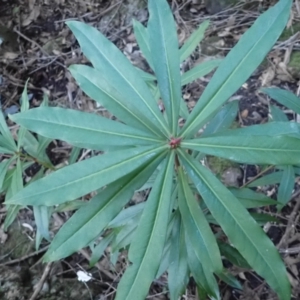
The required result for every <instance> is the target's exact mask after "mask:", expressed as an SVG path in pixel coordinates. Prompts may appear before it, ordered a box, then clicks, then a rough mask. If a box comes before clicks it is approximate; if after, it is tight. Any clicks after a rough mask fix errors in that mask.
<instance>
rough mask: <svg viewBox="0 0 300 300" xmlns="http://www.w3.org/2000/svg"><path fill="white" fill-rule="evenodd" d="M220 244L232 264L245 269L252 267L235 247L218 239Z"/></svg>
mask: <svg viewBox="0 0 300 300" xmlns="http://www.w3.org/2000/svg"><path fill="white" fill-rule="evenodd" d="M218 246H219V248H220V251H221V253H222V255H223V256H225V257H226V258H227V259H228V260H229V261H230V262H231V263H232V264H234V265H236V266H238V267H240V268H244V269H250V268H251V267H250V266H249V264H248V263H247V261H246V260H245V259H244V257H242V256H241V254H240V253H239V252H238V251H237V250H236V249H235V248H234V247H232V246H230V245H228V244H226V243H224V242H222V241H218Z"/></svg>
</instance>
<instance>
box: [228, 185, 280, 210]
mask: <svg viewBox="0 0 300 300" xmlns="http://www.w3.org/2000/svg"><path fill="white" fill-rule="evenodd" d="M230 191H231V193H232V194H233V195H234V196H235V197H236V198H238V199H239V200H240V202H241V203H242V205H243V206H244V207H246V208H254V207H261V206H267V205H276V204H278V202H276V201H275V200H273V199H271V198H269V197H267V196H266V195H264V194H262V193H256V192H254V191H253V190H251V189H247V188H243V189H234V188H232V189H230Z"/></svg>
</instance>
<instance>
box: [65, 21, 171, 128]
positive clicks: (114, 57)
mask: <svg viewBox="0 0 300 300" xmlns="http://www.w3.org/2000/svg"><path fill="white" fill-rule="evenodd" d="M66 23H67V25H68V26H69V27H70V29H71V30H72V32H73V34H74V35H75V37H76V39H77V40H78V42H79V44H80V47H81V50H82V52H83V53H84V54H85V56H86V57H87V58H88V59H89V60H90V61H91V63H92V64H93V66H94V68H95V69H97V70H98V71H99V72H98V74H99V73H100V74H101V75H102V76H101V77H99V75H98V78H94V79H93V78H91V77H92V76H94V74H90V76H89V74H88V73H85V74H83V75H84V76H85V77H87V78H89V79H90V80H89V83H90V82H91V81H92V82H97V83H98V84H99V85H100V84H101V83H102V84H103V85H106V87H109V88H110V89H111V88H112V87H117V88H118V91H119V92H118V94H122V95H126V97H125V99H126V102H125V103H126V106H128V107H130V109H134V110H135V111H136V112H138V114H139V116H142V117H143V119H144V121H145V122H146V121H148V122H147V125H148V126H151V128H155V129H156V130H158V132H162V133H164V134H168V133H169V130H168V128H167V127H166V122H165V121H164V119H163V116H162V114H161V112H160V111H159V108H158V106H157V105H156V104H155V102H154V101H153V98H152V95H151V92H150V90H149V89H148V87H147V85H146V83H145V82H144V80H143V79H142V78H141V77H140V76H139V73H138V72H137V70H135V68H134V67H133V66H132V64H131V63H130V62H129V60H128V59H127V58H126V57H125V56H124V55H123V53H122V52H121V51H120V50H119V49H118V48H117V47H116V46H115V45H114V44H113V43H111V42H110V41H109V40H108V39H107V38H106V37H105V36H104V35H103V34H101V33H100V32H99V31H98V30H97V29H96V28H93V27H91V26H89V25H87V24H84V23H81V22H77V21H68V22H66ZM82 67H83V66H82ZM72 70H74V68H73V69H72ZM77 70H78V69H77ZM80 70H81V71H82V70H83V69H82V68H81V69H80ZM72 75H73V76H74V74H73V72H72ZM78 75H80V74H78V73H77V78H76V80H77V79H78V77H79V76H78ZM92 79H93V80H92ZM82 81H83V78H82ZM108 82H109V84H108ZM83 83H84V81H83V82H81V86H82V84H83ZM85 88H87V87H86V83H85ZM88 88H91V85H90V84H88ZM93 88H94V87H93ZM94 89H95V88H94ZM97 90H99V89H97ZM90 96H91V95H90ZM95 96H96V97H95V98H94V97H92V98H93V99H95V100H97V99H99V96H97V93H96V95H95ZM123 98H124V96H123ZM99 101H101V99H99ZM122 121H124V122H125V121H128V120H127V119H123V120H122Z"/></svg>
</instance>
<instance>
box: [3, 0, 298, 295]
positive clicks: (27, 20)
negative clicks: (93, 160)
mask: <svg viewBox="0 0 300 300" xmlns="http://www.w3.org/2000/svg"><path fill="white" fill-rule="evenodd" d="M169 2H170V5H171V6H172V10H173V13H174V17H175V19H176V22H177V25H178V35H179V41H180V44H182V43H183V42H184V41H185V40H186V39H187V38H188V37H189V35H190V34H191V32H193V30H195V29H196V28H197V27H198V26H199V24H201V22H203V21H205V20H207V19H210V21H211V23H210V26H209V28H208V30H207V32H206V35H205V39H204V41H203V42H202V43H201V45H199V47H198V48H197V50H196V51H195V53H194V54H193V55H192V56H191V58H189V59H188V60H186V61H185V62H184V63H183V64H182V70H183V71H187V70H189V69H190V68H191V67H193V66H195V65H197V64H199V63H201V62H202V61H204V60H206V59H207V58H223V57H225V56H226V54H227V53H228V52H229V51H230V49H231V48H232V47H233V46H234V45H235V44H236V43H237V42H238V40H239V38H240V36H241V35H242V34H243V33H244V32H245V31H246V30H247V29H248V28H249V27H250V26H251V25H252V24H253V22H254V21H255V19H256V18H257V17H258V16H259V15H260V13H261V12H263V11H264V10H265V9H266V8H267V7H268V6H270V5H272V4H274V3H275V2H276V1H275V0H274V1H248V2H247V5H246V4H245V3H244V2H241V3H238V4H237V5H235V6H234V7H230V8H227V9H224V10H222V11H220V12H216V13H214V14H212V13H209V12H208V10H207V9H206V7H205V5H204V4H201V1H183V0H170V1H169ZM296 2H297V1H296ZM297 3H298V2H297ZM210 12H211V11H210ZM291 16H292V17H291V19H290V21H289V24H288V29H287V30H286V31H285V33H284V34H283V35H282V37H281V39H280V40H279V41H278V42H277V43H276V45H275V46H274V48H273V49H272V51H271V52H270V53H269V55H268V57H267V58H266V59H265V61H264V62H263V63H262V64H261V66H260V67H259V68H258V69H257V70H256V71H255V73H254V74H253V75H252V76H251V78H250V79H249V80H248V81H247V82H246V83H245V84H244V85H243V87H241V89H240V90H239V91H238V92H237V93H235V94H234V95H233V96H232V97H231V99H230V100H238V101H239V113H238V117H237V120H236V122H237V123H238V124H239V126H248V125H253V124H261V123H265V122H267V121H268V119H269V118H270V103H272V104H275V102H271V101H270V99H268V98H267V96H266V95H264V94H262V93H260V92H259V89H260V88H261V87H269V86H277V87H282V88H285V89H288V90H291V91H292V92H294V93H295V94H297V95H298V94H299V90H300V88H299V80H300V56H299V53H300V52H299V48H300V36H299V34H298V33H299V28H300V27H299V25H300V23H299V20H300V10H299V7H298V6H297V5H296V4H295V5H294V6H293V11H292V14H291ZM132 18H135V19H137V20H138V21H140V22H142V23H143V24H146V23H147V19H148V12H147V9H146V1H143V0H127V1H119V0H112V1H105V0H98V1H96V0H95V1H93V0H91V1H82V0H76V1H71V0H55V1H49V0H8V1H4V0H0V41H1V42H2V43H1V42H0V43H1V45H0V103H1V106H2V110H3V112H4V113H5V114H13V113H16V112H18V111H19V109H20V101H19V100H20V97H21V94H22V91H23V88H24V86H25V83H26V81H27V79H28V78H29V83H28V95H29V96H30V104H31V107H37V106H39V105H40V103H41V101H42V99H43V95H44V94H46V95H47V96H48V97H49V99H50V105H51V106H60V107H67V108H72V109H78V110H83V111H88V112H95V111H97V112H99V111H101V112H102V113H104V114H105V112H104V111H103V110H101V108H100V109H99V107H97V106H96V105H95V103H94V102H93V101H92V100H91V99H89V98H88V97H87V96H86V95H85V94H84V93H83V92H82V91H81V90H80V89H79V88H78V86H77V85H76V83H75V81H74V79H73V78H72V76H71V74H70V73H69V71H68V67H69V66H70V65H72V64H82V63H87V60H86V59H85V57H84V56H83V55H82V53H81V51H80V48H79V47H78V44H77V42H76V40H75V38H74V36H73V35H72V34H71V32H70V30H69V29H68V28H67V26H66V24H65V22H66V21H67V20H80V21H83V22H86V23H88V24H90V25H92V26H94V27H97V28H98V29H99V30H100V31H101V32H102V33H103V34H105V35H106V36H107V38H109V39H110V40H111V41H112V42H113V43H115V44H116V45H117V47H118V48H119V49H121V51H122V52H123V53H124V54H125V55H126V56H127V57H128V58H129V59H130V60H131V61H132V63H133V64H134V65H136V66H138V67H140V68H141V69H143V70H145V71H148V72H149V71H150V70H149V67H148V65H147V64H146V63H145V60H144V58H143V56H142V55H141V52H140V50H139V48H138V47H137V43H136V40H135V37H134V35H133V30H132V22H131V20H132ZM211 76H212V74H209V75H208V76H206V77H203V78H200V79H198V80H196V81H195V82H193V83H192V84H189V85H187V86H185V87H184V90H183V96H184V99H185V101H186V103H187V105H188V107H189V108H190V109H191V108H193V106H194V105H195V103H196V101H197V100H198V99H199V97H200V95H201V93H202V91H203V90H204V88H205V87H206V85H207V83H208V82H209V80H210V78H211ZM277 106H278V107H279V108H280V109H282V111H283V112H284V113H285V114H286V115H287V116H288V118H289V119H290V120H292V119H295V120H298V122H299V116H297V115H295V114H294V113H293V112H292V111H289V110H288V109H286V108H285V107H282V106H280V105H278V104H277ZM9 125H10V126H11V125H13V124H11V123H9ZM48 153H49V156H50V159H51V161H52V163H53V164H54V165H58V164H60V163H62V162H64V161H65V160H66V159H68V157H69V155H70V147H66V145H64V144H60V143H52V144H51V145H50V148H49V149H48ZM0 160H1V156H0ZM236 171H238V172H241V174H242V178H239V179H238V182H237V184H238V185H242V184H243V182H245V180H249V179H251V178H254V177H255V176H257V175H258V174H259V172H260V168H259V167H258V166H239V167H238V170H236V169H234V168H231V169H230V172H232V174H231V175H230V174H229V177H230V176H231V177H232V178H237V176H236V175H235V174H234V173H233V172H236ZM29 172H34V170H29ZM219 172H220V173H222V172H228V170H221V171H219ZM219 175H220V176H222V175H223V174H219ZM25 176H26V175H25ZM229 180H231V179H229ZM299 184H300V181H299V178H298V177H297V178H296V181H295V187H294V191H293V194H292V197H291V200H290V202H289V203H288V204H287V205H286V207H285V208H284V209H283V210H282V211H281V212H280V213H276V212H274V210H272V209H270V208H269V207H266V208H264V209H263V211H264V212H265V213H269V214H270V215H272V216H275V217H276V218H277V219H278V220H280V223H274V222H267V223H266V224H265V225H264V229H265V231H266V232H267V234H268V235H269V236H270V238H271V239H272V241H273V242H274V243H275V245H277V247H278V249H279V251H280V253H281V255H282V257H283V259H284V261H285V264H286V266H287V268H288V271H289V277H290V281H291V284H292V288H293V299H300V280H299V278H300V275H299V272H300V225H299V218H300V214H299V207H300V197H299V194H300V193H299V190H300V189H299ZM261 191H262V192H265V193H266V194H268V196H269V197H272V198H274V199H276V196H277V191H278V185H276V184H272V185H268V186H267V187H265V188H264V189H263V190H261ZM2 199H4V198H3V195H2ZM1 202H2V201H1ZM1 202H0V221H1V223H0V224H2V223H3V220H4V219H5V215H6V208H5V206H4V205H2V204H1ZM70 215H71V212H66V213H62V214H55V215H54V216H53V221H52V223H51V228H50V230H51V232H52V233H53V234H55V232H57V230H58V228H59V227H60V226H62V224H63V223H64V222H65V220H67V219H68V218H69V216H70ZM35 229H36V225H35V223H34V220H33V213H32V211H31V210H29V209H23V210H21V211H20V213H19V215H18V216H17V219H16V220H15V222H14V223H13V224H12V226H11V227H10V228H9V230H8V232H4V230H3V226H2V227H0V242H1V248H0V298H1V297H2V298H1V299H7V300H11V299H19V300H21V299H30V300H34V299H53V300H54V299H83V300H85V299H93V300H100V299H101V300H104V299H113V298H114V295H115V291H116V286H117V283H118V281H119V278H120V276H121V275H122V273H123V272H124V269H125V266H126V262H124V261H123V259H122V255H120V257H119V260H118V262H117V266H116V267H115V268H113V267H112V266H111V264H110V260H109V255H108V254H107V255H106V256H104V257H103V258H102V259H101V262H100V263H99V264H97V265H96V266H95V267H93V268H90V267H89V259H90V253H89V251H88V249H86V250H82V251H81V252H80V253H76V254H74V255H72V256H71V257H68V258H66V259H64V260H61V261H59V262H55V263H52V264H48V265H44V264H42V263H41V257H42V255H43V253H44V252H45V251H46V250H47V248H48V242H47V241H43V243H42V245H41V247H40V249H39V250H36V249H35V247H34V245H35V242H34V239H35ZM228 266H229V269H230V271H231V273H232V274H234V275H235V276H236V277H237V278H238V279H239V281H240V282H241V284H242V287H243V289H242V290H237V289H233V288H231V287H229V286H227V285H226V284H224V283H222V282H220V290H221V294H222V299H223V300H234V299H241V300H242V299H243V300H247V299H249V300H250V299H251V300H254V299H255V300H260V299H268V300H271V299H277V298H276V296H275V294H274V293H273V292H272V291H271V290H270V289H269V288H268V287H267V285H266V283H265V282H264V281H263V280H262V278H260V277H259V276H257V275H256V274H255V273H253V272H251V271H248V270H243V269H238V268H235V267H232V266H230V265H228ZM78 271H86V272H89V273H91V274H92V278H93V279H92V280H90V281H89V282H80V281H79V280H78ZM166 276H167V275H166V274H164V275H163V276H162V277H161V278H160V279H158V280H157V281H156V282H155V283H154V284H153V285H152V287H151V290H150V293H149V296H148V298H149V299H156V300H158V299H161V300H163V299H169V298H168V287H167V281H166ZM182 299H185V300H191V299H195V300H197V299H199V298H198V296H197V293H196V292H195V284H194V282H193V281H192V280H191V281H190V283H189V285H188V288H187V290H186V292H185V294H184V295H183V296H182ZM133 300H134V299H133ZM199 300H202V299H199Z"/></svg>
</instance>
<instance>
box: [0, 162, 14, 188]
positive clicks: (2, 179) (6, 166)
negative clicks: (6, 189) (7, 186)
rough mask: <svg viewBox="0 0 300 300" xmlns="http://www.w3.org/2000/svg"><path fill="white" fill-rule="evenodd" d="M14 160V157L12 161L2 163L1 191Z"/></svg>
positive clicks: (0, 174) (0, 167)
mask: <svg viewBox="0 0 300 300" xmlns="http://www.w3.org/2000/svg"><path fill="white" fill-rule="evenodd" d="M13 159H14V158H13V157H12V158H10V159H7V160H3V161H2V162H1V163H0V189H1V188H2V186H3V183H4V179H5V175H6V172H7V169H8V167H9V166H10V164H11V163H12V161H13Z"/></svg>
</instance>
